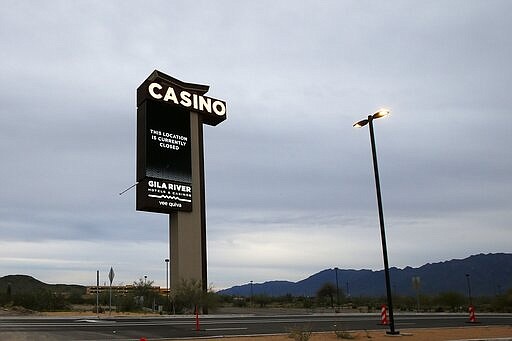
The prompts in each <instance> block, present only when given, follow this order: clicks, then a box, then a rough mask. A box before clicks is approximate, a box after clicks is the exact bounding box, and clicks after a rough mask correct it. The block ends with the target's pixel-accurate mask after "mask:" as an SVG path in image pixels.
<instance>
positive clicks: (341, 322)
mask: <svg viewBox="0 0 512 341" xmlns="http://www.w3.org/2000/svg"><path fill="white" fill-rule="evenodd" d="M379 322H380V320H379V316H378V315H375V314H319V315H290V316H285V315H279V316H241V315H235V316H220V315H209V316H204V317H200V320H199V323H200V324H199V331H198V330H196V321H195V318H194V317H190V316H188V317H181V316H170V317H159V318H116V319H98V318H9V317H4V318H1V319H0V340H12V341H18V340H84V341H85V340H87V341H91V340H137V341H138V340H140V339H141V338H143V337H144V338H146V339H148V340H164V339H173V338H174V339H178V338H190V337H219V336H225V335H255V334H276V333H286V332H289V331H290V330H292V329H299V328H300V329H309V330H311V331H333V330H376V329H382V330H386V329H389V327H387V326H382V325H380V324H379ZM477 322H478V323H477V324H470V323H468V317H467V316H466V315H458V314H421V315H419V314H408V315H405V314H404V315H402V314H400V315H396V316H395V324H396V329H397V330H400V329H401V328H402V329H409V328H432V327H461V326H464V327H467V326H477V325H478V326H482V325H512V314H486V315H479V316H477Z"/></svg>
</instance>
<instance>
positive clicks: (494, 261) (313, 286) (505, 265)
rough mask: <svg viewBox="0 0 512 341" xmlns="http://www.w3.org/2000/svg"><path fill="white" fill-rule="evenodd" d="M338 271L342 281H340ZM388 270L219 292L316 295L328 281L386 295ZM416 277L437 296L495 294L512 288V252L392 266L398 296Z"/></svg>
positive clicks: (330, 272) (327, 273) (349, 290)
mask: <svg viewBox="0 0 512 341" xmlns="http://www.w3.org/2000/svg"><path fill="white" fill-rule="evenodd" d="M336 272H337V277H338V283H336ZM384 276H385V275H384V270H380V271H373V270H343V269H336V268H335V269H326V270H322V271H320V272H318V273H316V274H314V275H312V276H310V277H308V278H306V279H303V280H301V281H298V282H290V281H269V282H265V283H252V284H251V283H248V284H244V285H238V286H234V287H231V288H228V289H224V290H220V291H219V292H218V293H219V294H223V295H233V296H246V297H248V296H250V295H251V291H252V294H253V295H260V294H265V295H268V296H284V295H292V296H309V297H311V296H315V295H316V292H317V291H318V290H319V289H320V288H321V287H322V286H323V285H324V284H325V283H331V284H333V285H335V286H336V284H338V288H339V289H340V291H342V292H343V294H345V295H347V296H352V297H358V296H372V297H378V296H384V295H385V292H386V288H385V277H384ZM413 277H416V278H418V277H419V292H420V293H421V294H426V295H436V294H439V293H444V292H457V293H460V294H464V295H467V294H468V293H469V290H471V294H472V295H473V296H475V297H477V296H493V295H499V294H502V293H505V292H506V291H507V290H508V289H511V288H512V254H510V253H493V254H479V255H473V256H470V257H468V258H465V259H453V260H450V261H445V262H439V263H432V264H430V263H428V264H425V265H423V266H421V267H418V268H412V267H409V266H408V267H405V268H403V269H399V268H395V267H393V268H390V278H391V287H392V292H393V294H395V295H402V296H414V295H416V289H415V288H414V286H413V283H412V282H413Z"/></svg>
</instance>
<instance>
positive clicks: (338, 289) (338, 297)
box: [334, 267, 340, 308]
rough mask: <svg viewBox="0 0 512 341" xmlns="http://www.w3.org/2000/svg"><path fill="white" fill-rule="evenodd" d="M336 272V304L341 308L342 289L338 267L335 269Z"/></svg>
mask: <svg viewBox="0 0 512 341" xmlns="http://www.w3.org/2000/svg"><path fill="white" fill-rule="evenodd" d="M334 271H336V304H337V305H338V308H339V307H340V287H339V286H338V267H335V268H334Z"/></svg>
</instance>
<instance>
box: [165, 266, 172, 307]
mask: <svg viewBox="0 0 512 341" xmlns="http://www.w3.org/2000/svg"><path fill="white" fill-rule="evenodd" d="M165 286H166V288H165V289H166V291H167V312H168V313H170V312H171V307H170V306H171V305H170V304H169V258H166V259H165Z"/></svg>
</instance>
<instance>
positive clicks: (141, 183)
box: [136, 71, 226, 213]
mask: <svg viewBox="0 0 512 341" xmlns="http://www.w3.org/2000/svg"><path fill="white" fill-rule="evenodd" d="M208 88H209V87H208V86H205V85H199V84H191V83H184V82H181V81H179V80H177V79H175V78H172V77H170V76H168V75H165V74H163V73H161V72H159V71H154V72H153V73H152V74H151V75H150V77H148V79H146V80H145V81H144V82H143V83H142V84H141V86H140V87H139V88H138V89H137V189H136V191H137V194H136V209H137V210H140V211H149V212H159V213H171V212H173V211H191V210H192V207H193V205H192V202H193V200H200V198H195V199H194V198H193V197H192V193H193V191H192V186H193V183H194V181H193V179H192V160H191V158H192V157H191V155H192V149H193V148H199V146H194V145H193V143H192V139H191V126H190V124H191V123H190V122H191V121H190V115H191V112H197V113H198V114H199V115H200V116H201V121H200V122H201V123H200V124H202V123H205V124H209V125H217V124H218V123H220V122H222V121H223V120H225V119H226V103H225V102H224V101H222V100H218V99H214V98H211V97H207V96H204V94H205V93H206V91H208ZM200 138H201V141H200V143H201V145H202V136H201V137H200ZM201 148H202V147H201Z"/></svg>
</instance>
